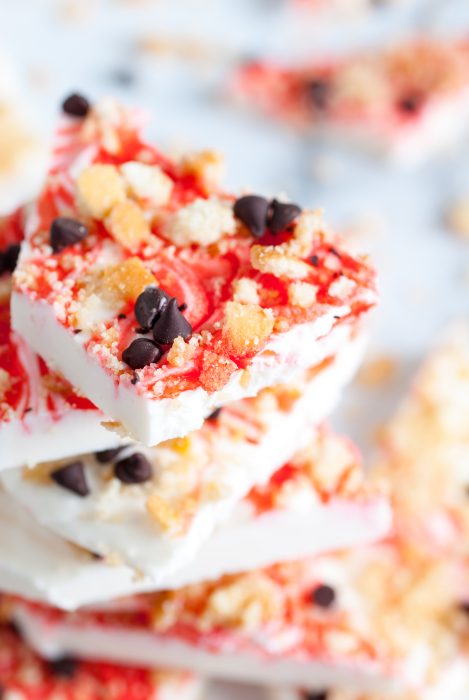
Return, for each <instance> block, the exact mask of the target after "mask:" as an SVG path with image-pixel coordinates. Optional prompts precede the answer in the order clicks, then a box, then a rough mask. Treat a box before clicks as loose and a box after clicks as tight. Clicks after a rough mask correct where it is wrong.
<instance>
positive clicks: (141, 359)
mask: <svg viewBox="0 0 469 700" xmlns="http://www.w3.org/2000/svg"><path fill="white" fill-rule="evenodd" d="M162 354H163V352H162V350H161V348H159V347H158V345H157V344H156V343H154V342H153V340H150V338H137V339H136V340H133V341H132V342H131V343H130V345H129V347H128V348H126V349H125V350H124V352H123V353H122V361H123V362H125V364H126V365H128V366H129V367H131V368H132V369H142V367H146V366H147V365H151V364H152V362H158V360H159V359H160V358H161V355H162Z"/></svg>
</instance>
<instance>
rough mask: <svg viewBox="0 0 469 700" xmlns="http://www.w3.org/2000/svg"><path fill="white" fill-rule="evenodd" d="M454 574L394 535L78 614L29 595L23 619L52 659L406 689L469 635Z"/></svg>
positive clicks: (420, 682)
mask: <svg viewBox="0 0 469 700" xmlns="http://www.w3.org/2000/svg"><path fill="white" fill-rule="evenodd" d="M397 574H398V575H397ZM452 574H453V572H452V571H451V570H450V569H449V567H448V564H447V563H445V562H443V561H440V562H436V561H435V560H432V559H429V558H428V557H426V556H425V555H422V554H421V553H420V552H419V550H418V548H413V547H409V546H408V545H407V544H405V543H398V542H396V541H393V542H389V543H387V544H382V545H377V546H376V547H371V548H362V549H357V550H355V551H353V552H349V553H339V554H334V555H325V556H323V557H317V558H314V559H306V560H301V561H297V562H293V563H288V564H278V565H276V566H274V567H270V568H268V569H258V570H254V571H250V572H248V573H245V574H239V575H233V576H226V577H224V578H222V579H220V580H219V581H218V582H216V583H207V584H199V585H195V586H190V587H187V588H183V589H180V590H178V591H174V592H166V593H159V594H151V595H147V596H145V595H144V596H140V597H137V598H133V599H130V600H128V601H121V602H120V603H119V604H114V605H108V606H103V607H101V608H96V609H88V610H85V609H84V610H81V611H79V612H77V613H72V614H70V613H60V612H59V611H57V610H54V609H47V608H44V607H40V606H37V605H36V606H35V605H33V604H28V603H25V602H20V603H18V604H17V606H16V609H15V618H14V619H15V620H16V622H17V623H18V624H19V625H20V627H21V629H22V631H23V633H24V634H25V635H26V638H27V639H28V641H29V642H30V643H31V644H32V645H33V647H35V648H37V649H38V650H39V651H40V652H41V653H42V654H45V655H46V656H50V657H51V658H53V657H54V656H56V655H59V654H63V653H71V654H74V655H78V656H83V657H84V658H89V657H90V656H91V657H96V658H104V659H110V660H117V661H120V662H123V663H137V662H138V663H140V664H141V663H146V664H155V663H158V664H165V665H169V666H173V667H175V668H179V667H183V666H185V665H190V666H191V668H193V669H195V670H196V671H202V672H204V673H207V674H209V675H212V676H214V677H221V678H228V679H236V680H243V681H249V682H255V683H262V684H270V685H296V686H298V685H300V686H301V687H305V688H307V689H310V690H316V689H317V690H321V691H322V690H323V689H324V688H328V687H345V688H347V689H349V690H352V689H354V690H356V691H361V692H365V691H366V692H371V691H373V692H376V693H383V692H384V691H385V690H389V691H392V690H394V691H395V692H396V693H397V697H402V696H401V695H400V694H399V693H400V692H402V691H403V689H407V688H410V689H413V690H415V691H418V690H419V689H421V688H423V687H426V685H427V684H428V682H429V680H430V678H431V675H432V671H434V669H435V668H438V667H439V666H443V665H444V664H446V663H449V662H451V661H453V660H454V658H455V656H456V655H457V654H458V653H459V650H460V648H461V644H462V641H463V640H464V639H465V640H466V642H467V633H468V627H469V622H468V618H467V614H465V613H463V612H461V610H460V608H459V605H458V604H457V603H456V597H455V592H454V590H452V586H451V585H449V583H450V584H451V583H452V582H453V580H454V577H453V575H452Z"/></svg>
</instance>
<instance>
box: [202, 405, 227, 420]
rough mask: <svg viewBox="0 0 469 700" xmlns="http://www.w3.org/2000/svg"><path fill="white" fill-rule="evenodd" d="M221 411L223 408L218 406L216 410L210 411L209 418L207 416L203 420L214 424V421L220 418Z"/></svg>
mask: <svg viewBox="0 0 469 700" xmlns="http://www.w3.org/2000/svg"><path fill="white" fill-rule="evenodd" d="M222 411H223V406H220V407H219V408H216V409H215V410H214V411H212V413H211V414H210V415H209V416H207V418H206V419H205V420H209V421H213V422H215V421H216V420H218V418H219V417H220V413H221V412H222Z"/></svg>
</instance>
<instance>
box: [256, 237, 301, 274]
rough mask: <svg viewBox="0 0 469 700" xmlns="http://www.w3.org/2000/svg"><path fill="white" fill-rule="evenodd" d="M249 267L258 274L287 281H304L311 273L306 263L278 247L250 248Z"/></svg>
mask: <svg viewBox="0 0 469 700" xmlns="http://www.w3.org/2000/svg"><path fill="white" fill-rule="evenodd" d="M251 265H252V266H253V268H254V269H255V270H259V272H263V273H267V274H271V275H274V276H275V277H286V278H287V279H290V278H292V279H304V278H305V277H307V276H308V275H309V273H310V271H311V270H310V267H309V265H308V264H307V263H305V262H303V260H300V259H299V258H297V257H296V256H294V255H290V254H288V253H287V252H286V251H285V248H284V247H283V246H280V245H278V246H273V245H270V246H263V245H253V246H252V247H251Z"/></svg>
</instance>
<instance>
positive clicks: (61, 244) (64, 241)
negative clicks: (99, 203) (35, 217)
mask: <svg viewBox="0 0 469 700" xmlns="http://www.w3.org/2000/svg"><path fill="white" fill-rule="evenodd" d="M87 235H88V228H87V227H86V226H85V225H84V224H82V223H81V222H80V221H77V220H76V219H70V218H68V217H66V216H59V217H57V219H54V221H53V222H52V226H51V227H50V244H51V246H52V250H53V251H54V253H60V251H61V250H63V249H64V248H68V246H71V245H74V244H75V243H78V242H79V241H81V240H83V238H85V236H87Z"/></svg>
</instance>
